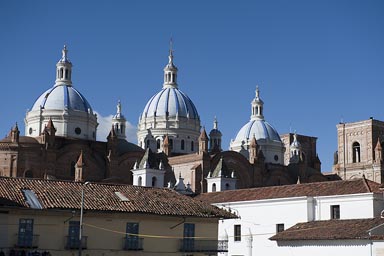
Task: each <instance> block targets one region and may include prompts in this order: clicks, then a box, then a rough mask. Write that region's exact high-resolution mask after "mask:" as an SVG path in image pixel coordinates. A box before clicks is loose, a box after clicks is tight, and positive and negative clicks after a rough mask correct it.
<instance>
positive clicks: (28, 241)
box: [15, 233, 40, 248]
mask: <svg viewBox="0 0 384 256" xmlns="http://www.w3.org/2000/svg"><path fill="white" fill-rule="evenodd" d="M39 237H40V235H29V234H28V235H27V234H24V233H19V234H16V239H17V241H16V244H15V247H18V248H38V247H39Z"/></svg>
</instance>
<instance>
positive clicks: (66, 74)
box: [64, 69, 68, 79]
mask: <svg viewBox="0 0 384 256" xmlns="http://www.w3.org/2000/svg"><path fill="white" fill-rule="evenodd" d="M64 73H65V79H68V69H65V72H64Z"/></svg>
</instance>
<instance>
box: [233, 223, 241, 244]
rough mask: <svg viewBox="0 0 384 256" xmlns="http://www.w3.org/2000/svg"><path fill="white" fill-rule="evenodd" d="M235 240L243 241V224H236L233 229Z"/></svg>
mask: <svg viewBox="0 0 384 256" xmlns="http://www.w3.org/2000/svg"><path fill="white" fill-rule="evenodd" d="M233 238H234V241H241V225H235V226H234V231H233Z"/></svg>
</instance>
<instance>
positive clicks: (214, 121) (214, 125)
mask: <svg viewBox="0 0 384 256" xmlns="http://www.w3.org/2000/svg"><path fill="white" fill-rule="evenodd" d="M213 129H215V130H217V118H216V116H215V118H214V119H213Z"/></svg>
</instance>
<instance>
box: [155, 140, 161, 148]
mask: <svg viewBox="0 0 384 256" xmlns="http://www.w3.org/2000/svg"><path fill="white" fill-rule="evenodd" d="M160 145H161V142H160V139H157V140H156V148H157V149H160Z"/></svg>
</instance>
